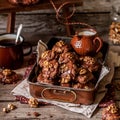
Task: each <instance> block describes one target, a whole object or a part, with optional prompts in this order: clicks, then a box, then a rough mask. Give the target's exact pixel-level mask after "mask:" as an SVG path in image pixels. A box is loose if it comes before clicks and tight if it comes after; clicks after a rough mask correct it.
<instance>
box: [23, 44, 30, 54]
mask: <svg viewBox="0 0 120 120" xmlns="http://www.w3.org/2000/svg"><path fill="white" fill-rule="evenodd" d="M25 49H28V50H27V51H26V52H24V50H25ZM31 52H32V45H31V44H30V43H29V42H23V56H27V55H29V54H31Z"/></svg>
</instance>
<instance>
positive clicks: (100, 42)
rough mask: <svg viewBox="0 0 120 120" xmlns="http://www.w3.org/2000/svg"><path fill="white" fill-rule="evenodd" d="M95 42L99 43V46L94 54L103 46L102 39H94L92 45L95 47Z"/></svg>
mask: <svg viewBox="0 0 120 120" xmlns="http://www.w3.org/2000/svg"><path fill="white" fill-rule="evenodd" d="M97 41H98V42H99V46H98V48H97V49H96V52H98V51H99V50H100V49H101V47H102V45H103V42H102V39H101V38H99V37H95V38H94V40H93V44H94V45H95V44H96V42H97Z"/></svg>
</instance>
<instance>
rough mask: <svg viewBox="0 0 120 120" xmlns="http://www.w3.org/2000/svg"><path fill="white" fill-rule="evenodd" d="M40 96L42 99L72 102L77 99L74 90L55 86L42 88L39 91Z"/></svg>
mask: <svg viewBox="0 0 120 120" xmlns="http://www.w3.org/2000/svg"><path fill="white" fill-rule="evenodd" d="M41 97H42V98H43V99H49V100H57V101H61V102H74V101H75V100H76V99H77V95H76V93H75V92H74V91H72V90H64V89H56V88H44V89H43V90H42V92H41Z"/></svg>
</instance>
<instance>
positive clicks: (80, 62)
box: [37, 40, 101, 89]
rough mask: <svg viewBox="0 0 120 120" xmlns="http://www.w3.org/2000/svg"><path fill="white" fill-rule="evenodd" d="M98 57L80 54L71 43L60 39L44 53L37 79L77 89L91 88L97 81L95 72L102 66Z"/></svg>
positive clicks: (40, 81) (45, 82) (44, 82)
mask: <svg viewBox="0 0 120 120" xmlns="http://www.w3.org/2000/svg"><path fill="white" fill-rule="evenodd" d="M97 58H99V57H98V56H97ZM97 58H96V57H92V56H80V55H78V54H77V53H76V52H75V51H74V50H73V49H72V47H71V46H70V45H68V44H67V43H65V42H64V41H63V40H60V41H58V42H57V43H56V44H55V45H54V46H53V47H52V49H51V50H46V51H44V52H43V53H42V55H41V57H40V60H39V66H40V71H39V74H38V77H37V81H38V82H39V83H43V84H51V85H60V86H63V87H72V88H76V89H77V88H81V89H91V88H93V87H94V85H95V83H96V82H97V80H96V76H95V75H94V73H96V72H98V71H99V70H100V68H101V65H100V63H99V62H98V59H97Z"/></svg>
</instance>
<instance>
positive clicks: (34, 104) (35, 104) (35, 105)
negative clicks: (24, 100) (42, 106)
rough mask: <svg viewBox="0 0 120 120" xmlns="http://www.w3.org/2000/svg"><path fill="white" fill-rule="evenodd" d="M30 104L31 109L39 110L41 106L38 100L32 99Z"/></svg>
mask: <svg viewBox="0 0 120 120" xmlns="http://www.w3.org/2000/svg"><path fill="white" fill-rule="evenodd" d="M28 104H29V105H30V107H32V108H37V107H38V105H39V102H38V100H37V99H36V98H30V99H29V101H28Z"/></svg>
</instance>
